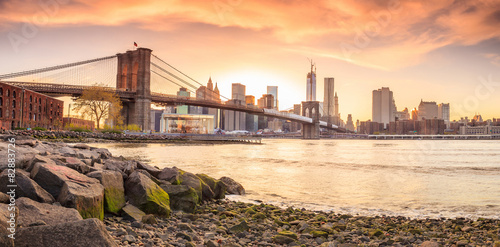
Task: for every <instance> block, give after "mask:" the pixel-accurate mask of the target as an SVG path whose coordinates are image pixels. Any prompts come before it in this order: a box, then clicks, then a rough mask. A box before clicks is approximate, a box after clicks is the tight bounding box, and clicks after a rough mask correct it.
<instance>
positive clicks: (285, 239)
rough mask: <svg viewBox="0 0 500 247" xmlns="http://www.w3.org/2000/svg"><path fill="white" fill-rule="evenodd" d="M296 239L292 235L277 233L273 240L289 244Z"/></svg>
mask: <svg viewBox="0 0 500 247" xmlns="http://www.w3.org/2000/svg"><path fill="white" fill-rule="evenodd" d="M294 241H295V239H293V238H291V237H287V236H284V235H280V234H278V235H276V236H274V237H273V242H275V243H277V244H289V243H291V242H294Z"/></svg>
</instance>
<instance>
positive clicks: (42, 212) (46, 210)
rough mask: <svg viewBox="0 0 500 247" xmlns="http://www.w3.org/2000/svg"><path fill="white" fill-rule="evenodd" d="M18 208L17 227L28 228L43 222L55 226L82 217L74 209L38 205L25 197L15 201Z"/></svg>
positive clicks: (45, 204)
mask: <svg viewBox="0 0 500 247" xmlns="http://www.w3.org/2000/svg"><path fill="white" fill-rule="evenodd" d="M16 204H17V207H18V208H19V217H18V226H21V227H28V226H30V225H31V224H34V223H39V222H41V221H43V222H44V223H45V224H46V225H56V224H61V223H66V222H72V221H79V220H82V216H81V215H80V214H79V213H78V211H76V209H74V208H65V207H62V206H56V205H51V204H47V203H39V202H36V201H33V200H31V199H29V198H27V197H22V198H19V199H18V200H17V201H16Z"/></svg>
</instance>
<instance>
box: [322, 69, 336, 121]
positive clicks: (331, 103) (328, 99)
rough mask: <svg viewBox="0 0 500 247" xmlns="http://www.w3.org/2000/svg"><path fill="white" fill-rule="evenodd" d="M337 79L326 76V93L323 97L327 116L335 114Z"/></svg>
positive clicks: (324, 110)
mask: <svg viewBox="0 0 500 247" xmlns="http://www.w3.org/2000/svg"><path fill="white" fill-rule="evenodd" d="M334 95H335V79H334V78H333V77H328V78H325V94H324V97H323V112H324V114H323V115H324V116H325V117H333V116H335V99H334Z"/></svg>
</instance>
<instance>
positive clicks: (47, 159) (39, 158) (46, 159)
mask: <svg viewBox="0 0 500 247" xmlns="http://www.w3.org/2000/svg"><path fill="white" fill-rule="evenodd" d="M36 163H46V164H53V165H55V164H56V163H55V162H54V160H52V159H51V158H50V157H49V156H41V155H35V156H33V158H32V159H31V161H30V162H29V163H28V164H27V165H26V167H24V169H25V170H26V171H27V172H31V170H33V167H34V166H35V164H36Z"/></svg>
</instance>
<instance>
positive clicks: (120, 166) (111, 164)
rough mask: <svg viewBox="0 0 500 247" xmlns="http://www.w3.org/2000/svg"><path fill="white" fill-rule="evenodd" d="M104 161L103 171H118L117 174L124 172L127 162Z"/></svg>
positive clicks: (116, 160)
mask: <svg viewBox="0 0 500 247" xmlns="http://www.w3.org/2000/svg"><path fill="white" fill-rule="evenodd" d="M103 161H104V164H103V165H104V169H106V170H113V171H118V172H123V170H125V167H126V166H127V161H122V160H118V159H107V160H103Z"/></svg>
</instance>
